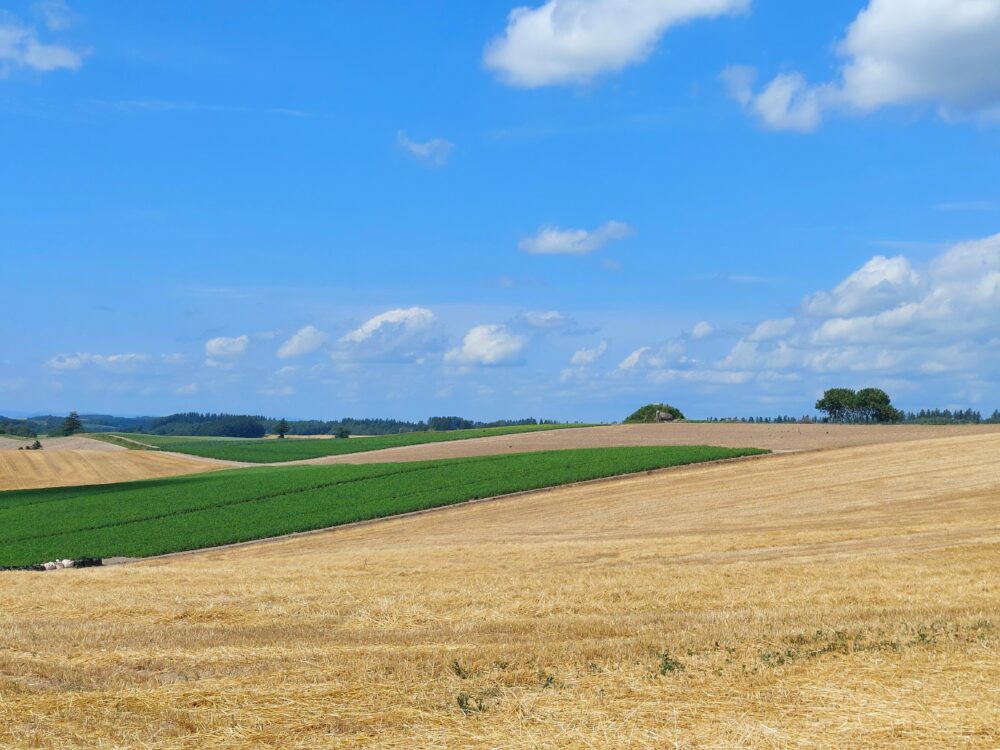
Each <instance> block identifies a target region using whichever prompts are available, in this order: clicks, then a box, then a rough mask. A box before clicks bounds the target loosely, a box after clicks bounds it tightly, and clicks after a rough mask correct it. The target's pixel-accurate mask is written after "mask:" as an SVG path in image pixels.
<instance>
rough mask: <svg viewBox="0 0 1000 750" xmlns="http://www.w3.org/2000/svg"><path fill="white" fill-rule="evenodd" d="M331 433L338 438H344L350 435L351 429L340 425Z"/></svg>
mask: <svg viewBox="0 0 1000 750" xmlns="http://www.w3.org/2000/svg"><path fill="white" fill-rule="evenodd" d="M333 434H334V435H335V436H336V437H337V439H338V440H344V439H345V438H349V437H350V436H351V431H350V430H349V429H347V428H346V427H343V426H341V427H338V428H337V430H336V431H335V432H334V433H333Z"/></svg>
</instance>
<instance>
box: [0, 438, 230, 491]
mask: <svg viewBox="0 0 1000 750" xmlns="http://www.w3.org/2000/svg"><path fill="white" fill-rule="evenodd" d="M87 442H90V443H96V441H93V440H89V441H87ZM110 448H111V450H78V449H71V450H70V449H67V450H48V448H45V449H43V450H40V451H17V450H14V451H10V450H0V490H24V489H33V488H38V487H69V486H74V485H83V484H108V483H110V482H131V481H134V480H138V479H153V478H156V477H170V476H177V475H180V474H195V473H198V472H203V471H213V470H215V469H225V468H228V467H227V466H225V465H224V464H218V463H209V462H206V461H204V460H201V459H195V458H190V457H187V456H180V455H177V454H157V453H153V452H147V451H130V450H125V449H121V448H118V447H117V446H110Z"/></svg>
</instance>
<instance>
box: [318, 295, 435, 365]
mask: <svg viewBox="0 0 1000 750" xmlns="http://www.w3.org/2000/svg"><path fill="white" fill-rule="evenodd" d="M436 324H437V316H435V315H434V313H433V312H432V311H431V310H428V309H427V308H426V307H419V306H415V307H399V308H394V309H392V310H386V311H385V312H384V313H380V314H378V315H375V316H374V317H372V318H369V319H368V320H366V321H365V322H364V323H362V324H361V325H360V326H358V327H357V328H355V329H354V330H352V331H350V332H348V333H346V334H345V335H344V336H342V337H341V339H340V342H339V348H338V350H337V351H335V352H334V353H333V359H334V360H335V361H338V362H342V363H347V362H351V361H381V362H422V361H424V359H425V358H426V357H427V356H428V354H430V353H432V352H439V351H440V350H441V349H442V348H443V344H442V342H441V340H440V336H439V335H438V331H437V326H436Z"/></svg>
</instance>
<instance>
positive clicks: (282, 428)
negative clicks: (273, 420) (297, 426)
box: [274, 417, 288, 440]
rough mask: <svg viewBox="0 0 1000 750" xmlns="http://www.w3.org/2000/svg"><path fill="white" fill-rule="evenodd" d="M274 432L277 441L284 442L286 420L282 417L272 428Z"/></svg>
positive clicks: (286, 426) (286, 432)
mask: <svg viewBox="0 0 1000 750" xmlns="http://www.w3.org/2000/svg"><path fill="white" fill-rule="evenodd" d="M274 431H275V432H276V433H278V439H279V440H284V439H285V435H287V434H288V420H287V419H285V418H284V417H282V418H281V420H280V421H279V422H278V424H276V425H275V426H274Z"/></svg>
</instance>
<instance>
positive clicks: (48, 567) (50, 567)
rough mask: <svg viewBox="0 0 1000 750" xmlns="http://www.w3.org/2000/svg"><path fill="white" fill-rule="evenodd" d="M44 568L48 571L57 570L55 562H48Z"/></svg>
mask: <svg viewBox="0 0 1000 750" xmlns="http://www.w3.org/2000/svg"><path fill="white" fill-rule="evenodd" d="M42 567H43V568H45V569H46V570H55V569H56V564H55V563H54V562H47V563H44V564H43V565H42Z"/></svg>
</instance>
